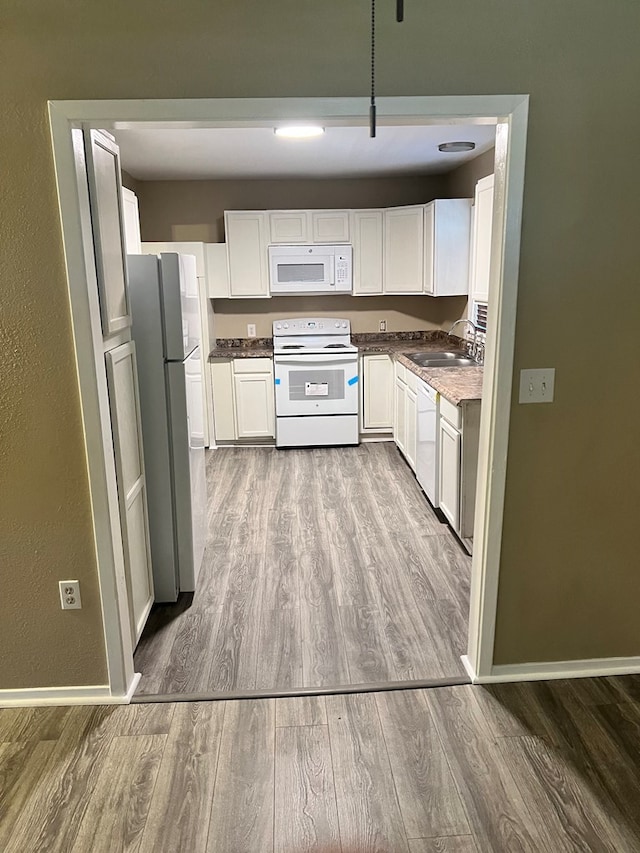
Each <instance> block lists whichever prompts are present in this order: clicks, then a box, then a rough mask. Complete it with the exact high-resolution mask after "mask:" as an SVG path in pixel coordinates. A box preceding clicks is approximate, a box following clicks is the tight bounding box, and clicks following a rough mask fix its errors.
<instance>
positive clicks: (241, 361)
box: [233, 358, 273, 373]
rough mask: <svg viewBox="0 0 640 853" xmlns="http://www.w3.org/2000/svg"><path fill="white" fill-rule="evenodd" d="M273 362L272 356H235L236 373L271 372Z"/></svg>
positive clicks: (234, 366) (234, 368)
mask: <svg viewBox="0 0 640 853" xmlns="http://www.w3.org/2000/svg"><path fill="white" fill-rule="evenodd" d="M272 369H273V362H272V361H271V359H270V358H234V359H233V372H234V373H271V371H272Z"/></svg>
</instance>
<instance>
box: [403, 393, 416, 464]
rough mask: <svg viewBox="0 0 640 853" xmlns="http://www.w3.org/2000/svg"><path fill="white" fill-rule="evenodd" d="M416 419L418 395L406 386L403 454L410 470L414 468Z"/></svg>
mask: <svg viewBox="0 0 640 853" xmlns="http://www.w3.org/2000/svg"><path fill="white" fill-rule="evenodd" d="M417 419H418V395H417V394H416V392H415V391H413V390H412V389H411V388H409V387H408V386H407V390H406V393H405V447H404V455H405V456H406V457H407V462H408V463H409V465H410V466H411V470H412V471H415V470H416V451H417V441H418V436H417V426H418V423H417Z"/></svg>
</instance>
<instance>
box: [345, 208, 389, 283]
mask: <svg viewBox="0 0 640 853" xmlns="http://www.w3.org/2000/svg"><path fill="white" fill-rule="evenodd" d="M382 220H383V211H382V210H354V211H352V213H351V236H352V240H353V295H354V296H372V295H375V294H380V293H382V274H383V270H382Z"/></svg>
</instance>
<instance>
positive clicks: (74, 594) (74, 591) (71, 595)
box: [59, 581, 82, 610]
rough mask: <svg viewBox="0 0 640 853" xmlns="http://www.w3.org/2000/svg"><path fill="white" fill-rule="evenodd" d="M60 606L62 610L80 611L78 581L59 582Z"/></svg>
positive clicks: (80, 602)
mask: <svg viewBox="0 0 640 853" xmlns="http://www.w3.org/2000/svg"><path fill="white" fill-rule="evenodd" d="M59 587H60V604H61V605H62V609H63V610H81V609H82V599H81V598H80V581H60V583H59Z"/></svg>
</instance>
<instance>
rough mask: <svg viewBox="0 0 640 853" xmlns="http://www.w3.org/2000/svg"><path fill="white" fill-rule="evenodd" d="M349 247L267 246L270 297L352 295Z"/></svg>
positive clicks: (350, 251)
mask: <svg viewBox="0 0 640 853" xmlns="http://www.w3.org/2000/svg"><path fill="white" fill-rule="evenodd" d="M352 257H353V249H352V247H351V246H344V245H343V246H269V276H270V283H271V295H272V296H277V295H279V294H281V293H301V294H302V293H306V294H307V295H314V294H319V293H351V288H352V278H353V275H352Z"/></svg>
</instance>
